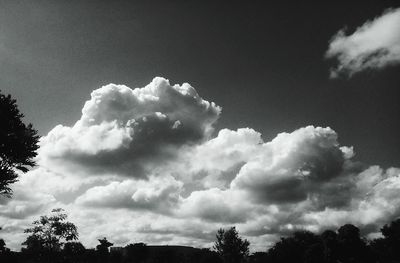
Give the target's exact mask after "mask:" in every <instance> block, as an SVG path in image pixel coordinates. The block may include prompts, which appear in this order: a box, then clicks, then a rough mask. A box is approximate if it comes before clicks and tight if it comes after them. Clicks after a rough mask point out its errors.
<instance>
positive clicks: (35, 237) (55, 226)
mask: <svg viewBox="0 0 400 263" xmlns="http://www.w3.org/2000/svg"><path fill="white" fill-rule="evenodd" d="M66 219H67V214H65V213H64V210H63V209H61V208H58V209H54V210H52V214H51V215H50V216H41V217H40V219H39V220H36V221H34V222H33V223H32V227H31V228H28V229H25V231H24V232H25V233H30V235H29V236H28V237H27V239H26V241H25V242H24V243H22V245H26V246H27V249H28V250H31V251H40V250H47V251H59V250H61V247H62V246H63V244H64V242H63V241H73V240H77V239H78V231H77V228H76V226H75V225H74V224H73V223H71V222H68V221H66Z"/></svg>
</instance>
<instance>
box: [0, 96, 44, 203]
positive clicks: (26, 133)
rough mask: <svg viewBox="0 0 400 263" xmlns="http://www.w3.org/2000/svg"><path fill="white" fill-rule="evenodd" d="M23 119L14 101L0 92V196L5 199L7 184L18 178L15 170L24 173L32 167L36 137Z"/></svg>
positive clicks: (9, 195) (7, 190)
mask: <svg viewBox="0 0 400 263" xmlns="http://www.w3.org/2000/svg"><path fill="white" fill-rule="evenodd" d="M23 117H24V115H23V114H22V113H21V112H20V111H19V109H18V107H17V103H16V100H15V99H12V98H11V96H10V95H7V96H6V95H3V94H1V93H0V120H1V122H2V123H1V125H0V195H4V196H7V197H11V195H12V190H11V188H10V187H9V185H10V184H12V183H15V182H16V181H17V178H18V174H17V173H16V172H15V169H17V170H20V171H22V172H27V171H28V168H27V166H31V167H32V166H34V165H35V162H34V160H33V158H34V157H35V156H36V150H37V149H38V145H37V143H38V141H39V136H38V135H37V131H36V130H34V129H33V128H32V124H28V125H25V124H24V123H23V122H22V118H23Z"/></svg>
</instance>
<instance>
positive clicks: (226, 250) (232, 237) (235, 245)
mask: <svg viewBox="0 0 400 263" xmlns="http://www.w3.org/2000/svg"><path fill="white" fill-rule="evenodd" d="M216 238H217V241H215V243H214V249H215V250H216V251H217V253H218V254H219V255H220V257H221V258H222V259H223V261H224V262H229V263H240V262H244V261H245V260H246V258H247V257H248V256H249V245H250V243H249V241H247V240H246V239H244V240H243V239H242V238H241V237H239V233H238V232H237V231H236V228H235V227H231V228H230V229H228V230H224V229H222V228H221V229H219V230H218V232H217V235H216Z"/></svg>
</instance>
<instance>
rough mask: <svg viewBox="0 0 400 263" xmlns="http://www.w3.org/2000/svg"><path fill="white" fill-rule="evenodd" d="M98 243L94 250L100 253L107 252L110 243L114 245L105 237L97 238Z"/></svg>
mask: <svg viewBox="0 0 400 263" xmlns="http://www.w3.org/2000/svg"><path fill="white" fill-rule="evenodd" d="M98 240H99V242H100V244H99V245H97V246H96V250H97V251H98V252H99V253H100V254H104V255H106V254H108V248H109V247H111V246H112V245H114V244H113V243H111V242H109V241H108V240H107V238H105V237H104V238H103V239H98Z"/></svg>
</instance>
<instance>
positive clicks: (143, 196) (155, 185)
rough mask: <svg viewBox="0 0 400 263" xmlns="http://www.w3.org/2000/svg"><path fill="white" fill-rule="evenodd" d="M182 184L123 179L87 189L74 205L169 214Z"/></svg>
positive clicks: (169, 179)
mask: <svg viewBox="0 0 400 263" xmlns="http://www.w3.org/2000/svg"><path fill="white" fill-rule="evenodd" d="M181 187H182V183H181V182H179V181H176V180H175V179H174V178H173V177H170V176H165V177H161V178H160V177H155V178H152V177H151V178H149V180H148V181H145V180H139V181H135V180H130V179H127V180H123V181H121V182H111V183H109V184H107V185H105V186H95V187H93V188H90V189H88V190H87V191H86V192H85V193H84V194H83V195H81V196H79V197H78V198H77V199H76V204H78V205H84V206H90V207H113V208H130V209H138V210H140V209H143V210H150V211H154V212H166V213H169V212H170V210H171V209H173V208H174V206H175V205H177V203H178V201H179V194H180V188H181Z"/></svg>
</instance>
